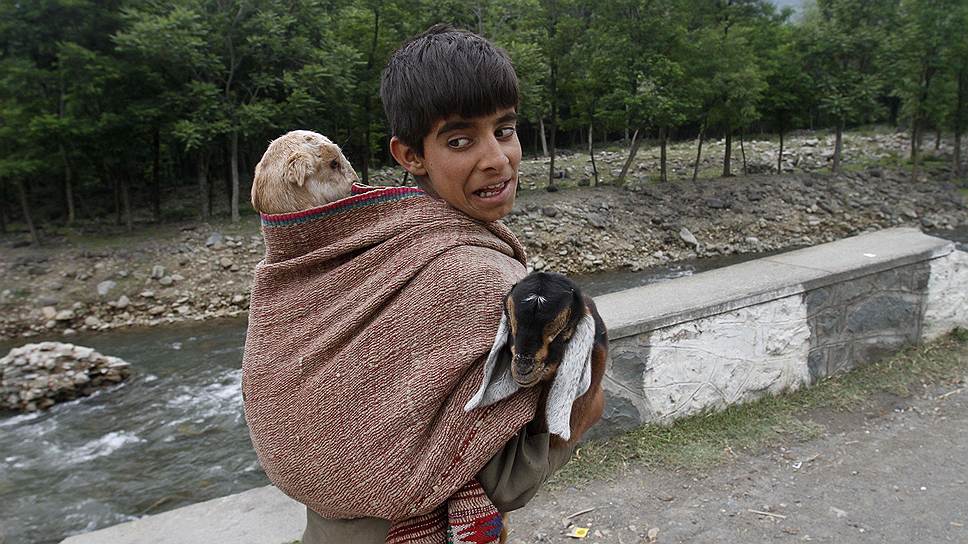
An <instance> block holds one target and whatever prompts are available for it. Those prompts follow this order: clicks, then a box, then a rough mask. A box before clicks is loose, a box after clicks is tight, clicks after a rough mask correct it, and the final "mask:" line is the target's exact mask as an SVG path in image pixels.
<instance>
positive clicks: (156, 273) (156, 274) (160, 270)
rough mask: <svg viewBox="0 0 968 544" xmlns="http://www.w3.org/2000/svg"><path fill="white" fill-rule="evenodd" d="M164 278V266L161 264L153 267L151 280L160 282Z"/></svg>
mask: <svg viewBox="0 0 968 544" xmlns="http://www.w3.org/2000/svg"><path fill="white" fill-rule="evenodd" d="M163 277H165V267H164V266H161V265H159V264H156V265H155V266H153V267H151V279H153V280H160V279H161V278H163Z"/></svg>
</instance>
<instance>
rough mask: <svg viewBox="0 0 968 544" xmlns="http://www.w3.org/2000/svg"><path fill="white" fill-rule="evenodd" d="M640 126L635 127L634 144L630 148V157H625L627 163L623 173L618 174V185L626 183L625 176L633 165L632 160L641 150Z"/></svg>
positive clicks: (623, 167)
mask: <svg viewBox="0 0 968 544" xmlns="http://www.w3.org/2000/svg"><path fill="white" fill-rule="evenodd" d="M639 130H641V129H640V128H639V127H636V128H635V132H633V133H632V146H631V147H630V148H629V158H627V159H625V165H623V166H622V173H621V174H619V175H618V185H619V186H622V185H625V176H626V175H627V174H628V173H629V167H631V166H632V161H633V160H635V154H636V153H638V152H639V145H641V144H642V140H640V139H639Z"/></svg>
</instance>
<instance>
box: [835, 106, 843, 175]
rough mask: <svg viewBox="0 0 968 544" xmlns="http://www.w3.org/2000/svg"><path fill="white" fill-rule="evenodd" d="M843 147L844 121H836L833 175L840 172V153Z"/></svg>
mask: <svg viewBox="0 0 968 544" xmlns="http://www.w3.org/2000/svg"><path fill="white" fill-rule="evenodd" d="M843 145H844V120H843V119H838V120H837V136H836V139H835V140H834V167H833V171H834V173H839V172H840V153H841V151H842V149H843Z"/></svg>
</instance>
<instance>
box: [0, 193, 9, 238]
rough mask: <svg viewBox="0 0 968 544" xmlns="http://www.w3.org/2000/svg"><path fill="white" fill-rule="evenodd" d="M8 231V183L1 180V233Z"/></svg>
mask: <svg viewBox="0 0 968 544" xmlns="http://www.w3.org/2000/svg"><path fill="white" fill-rule="evenodd" d="M6 233H7V184H6V183H4V182H3V180H0V234H6Z"/></svg>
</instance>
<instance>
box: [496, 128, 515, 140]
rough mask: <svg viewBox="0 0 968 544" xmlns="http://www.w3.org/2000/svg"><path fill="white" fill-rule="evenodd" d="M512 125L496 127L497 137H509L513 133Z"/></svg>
mask: <svg viewBox="0 0 968 544" xmlns="http://www.w3.org/2000/svg"><path fill="white" fill-rule="evenodd" d="M514 131H515V128H514V127H501V128H499V129H497V137H498V138H510V137H511V136H512V135H513V134H514Z"/></svg>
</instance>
